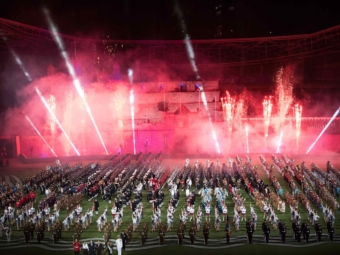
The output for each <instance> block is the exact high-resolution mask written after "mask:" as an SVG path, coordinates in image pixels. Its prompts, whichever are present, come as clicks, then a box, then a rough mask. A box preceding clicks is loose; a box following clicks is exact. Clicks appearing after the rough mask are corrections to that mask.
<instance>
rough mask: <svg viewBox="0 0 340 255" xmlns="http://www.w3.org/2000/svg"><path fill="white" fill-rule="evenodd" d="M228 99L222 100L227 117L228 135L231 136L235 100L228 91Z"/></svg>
mask: <svg viewBox="0 0 340 255" xmlns="http://www.w3.org/2000/svg"><path fill="white" fill-rule="evenodd" d="M226 95H227V96H226V97H225V98H221V101H222V107H223V113H224V117H225V121H226V123H227V129H228V135H231V132H232V130H233V123H232V120H233V117H234V108H235V99H233V98H231V96H230V94H229V92H228V91H226Z"/></svg>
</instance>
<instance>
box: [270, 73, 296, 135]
mask: <svg viewBox="0 0 340 255" xmlns="http://www.w3.org/2000/svg"><path fill="white" fill-rule="evenodd" d="M291 71H292V70H291V68H289V67H288V68H285V69H284V68H283V67H280V68H279V70H278V71H277V74H276V91H275V95H276V103H277V114H276V115H277V116H276V117H277V118H276V121H275V123H274V127H275V130H276V132H278V131H279V130H281V127H282V126H283V125H284V122H285V120H286V116H287V113H288V110H289V109H290V106H291V104H292V102H293V85H292V83H291V81H290V78H291V77H290V76H291Z"/></svg>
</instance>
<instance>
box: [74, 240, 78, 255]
mask: <svg viewBox="0 0 340 255" xmlns="http://www.w3.org/2000/svg"><path fill="white" fill-rule="evenodd" d="M73 251H74V255H79V251H80V243H79V242H78V239H76V240H75V241H74V242H73Z"/></svg>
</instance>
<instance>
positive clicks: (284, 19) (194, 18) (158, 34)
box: [0, 0, 340, 39]
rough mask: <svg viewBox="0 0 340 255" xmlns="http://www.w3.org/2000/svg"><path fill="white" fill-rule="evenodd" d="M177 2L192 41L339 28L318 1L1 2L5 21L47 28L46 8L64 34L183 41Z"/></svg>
mask: <svg viewBox="0 0 340 255" xmlns="http://www.w3.org/2000/svg"><path fill="white" fill-rule="evenodd" d="M176 1H177V2H178V3H179V6H180V9H181V10H182V12H183V17H184V22H185V24H186V26H187V28H188V32H189V34H190V36H191V38H193V39H210V38H230V37H260V36H275V35H290V34H301V33H311V32H315V31H319V30H321V29H325V28H328V27H331V26H335V25H338V24H340V11H339V10H338V4H337V1H316V0H294V1H293V0H290V1H289V0H286V1H282V0H279V1H274V0H258V1H255V0H249V1H245V0H239V1H237V0H229V1H223V0H185V1H184V0H157V1H155V0H120V1H116V0H111V1H109V0H67V1H66V0H47V1H42V0H25V1H18V0H13V1H1V2H0V17H2V18H6V19H10V20H14V21H18V22H21V23H25V24H30V25H33V26H37V27H42V28H47V25H46V22H45V18H44V16H43V14H42V11H41V8H42V6H43V4H42V3H44V5H45V6H46V7H47V8H48V9H49V10H50V12H51V14H52V16H53V19H54V21H55V22H56V23H57V25H58V27H59V29H60V31H61V32H62V33H65V34H72V35H82V36H97V37H98V36H103V35H105V36H107V35H110V37H111V38H117V39H182V38H183V34H182V29H181V26H180V25H179V19H178V15H177V14H176V12H175V10H174V3H175V2H176ZM216 7H217V9H216ZM230 7H233V8H230ZM218 13H219V14H218ZM219 26H221V27H219ZM218 28H219V29H218ZM270 32H272V33H270Z"/></svg>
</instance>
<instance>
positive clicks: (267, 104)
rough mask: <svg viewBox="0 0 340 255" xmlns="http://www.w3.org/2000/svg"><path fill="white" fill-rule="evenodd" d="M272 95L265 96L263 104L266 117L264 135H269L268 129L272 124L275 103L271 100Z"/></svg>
mask: <svg viewBox="0 0 340 255" xmlns="http://www.w3.org/2000/svg"><path fill="white" fill-rule="evenodd" d="M271 99H272V97H271V96H270V97H268V98H267V97H265V98H264V100H263V102H262V105H263V119H264V136H265V137H268V130H269V124H270V117H271V115H272V109H273V104H272V102H271Z"/></svg>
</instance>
